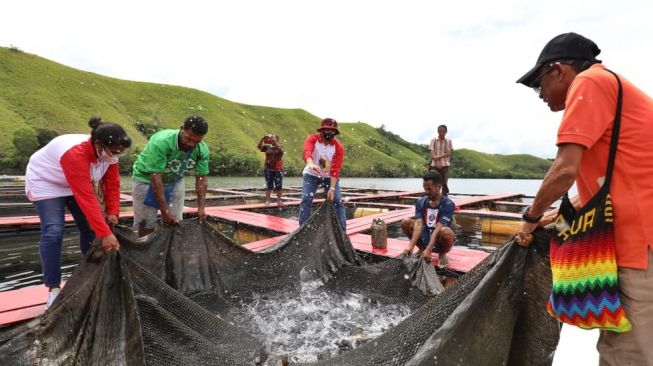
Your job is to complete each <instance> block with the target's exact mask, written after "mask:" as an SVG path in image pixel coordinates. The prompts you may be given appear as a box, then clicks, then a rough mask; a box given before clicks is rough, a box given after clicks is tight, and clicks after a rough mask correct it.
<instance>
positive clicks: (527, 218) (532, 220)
mask: <svg viewBox="0 0 653 366" xmlns="http://www.w3.org/2000/svg"><path fill="white" fill-rule="evenodd" d="M530 212H531V206H528V207H526V210H524V214H523V215H522V216H521V218H522V220H524V221H526V222H528V223H529V224H537V223H538V222H540V220H541V219H542V217H543V216H544V215H543V214H542V215H540V216H537V217H530V216H529V215H528V214H530Z"/></svg>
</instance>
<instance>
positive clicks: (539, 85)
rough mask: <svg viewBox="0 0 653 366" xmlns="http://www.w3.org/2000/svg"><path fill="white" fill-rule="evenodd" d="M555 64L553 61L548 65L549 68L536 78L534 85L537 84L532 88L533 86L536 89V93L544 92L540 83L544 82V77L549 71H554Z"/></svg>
mask: <svg viewBox="0 0 653 366" xmlns="http://www.w3.org/2000/svg"><path fill="white" fill-rule="evenodd" d="M553 65H554V64H552V63H551V64H549V66H548V67H549V68H548V70H546V71H545V72H543V73H541V74H540V75H539V76H538V77H537V78H536V79H535V80H533V85H535V86H533V87H532V88H533V90H534V91H535V93H537V95H540V93H541V92H542V85H541V84H540V83H541V82H542V79H543V78H544V76H545V75H546V74H548V73H550V72H551V71H553Z"/></svg>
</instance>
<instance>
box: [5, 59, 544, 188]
mask: <svg viewBox="0 0 653 366" xmlns="http://www.w3.org/2000/svg"><path fill="white" fill-rule="evenodd" d="M0 85H2V87H1V88H0V129H2V130H3V131H4V133H2V134H0V173H21V172H23V171H24V166H25V164H26V162H27V159H28V158H29V156H30V155H31V153H32V152H34V151H35V150H36V149H38V148H39V146H43V145H44V144H45V143H47V141H49V140H50V139H51V138H52V137H53V136H56V135H58V134H63V133H88V132H89V128H88V126H87V121H88V119H89V117H90V116H94V115H98V116H102V118H103V119H104V120H107V121H114V122H117V123H119V124H121V125H122V126H123V127H124V128H125V129H126V130H127V132H128V133H129V135H130V136H131V137H132V138H133V139H134V142H135V144H134V148H133V149H132V150H133V152H132V154H131V155H130V156H128V157H127V158H125V159H124V160H123V161H121V170H123V171H124V172H127V171H128V170H129V168H130V163H131V160H133V158H134V157H135V155H136V154H137V153H138V151H139V149H142V147H143V146H144V145H145V143H146V141H147V137H148V136H150V135H151V134H152V133H153V132H154V131H156V130H158V129H162V128H178V127H179V125H180V124H181V123H182V121H183V120H184V119H185V117H187V116H189V115H192V114H198V115H201V116H202V117H204V118H206V119H207V121H209V134H208V135H207V137H206V142H207V143H208V144H209V147H210V148H211V152H212V159H211V174H216V175H254V174H258V173H260V170H261V166H262V162H263V158H264V154H262V153H260V152H258V151H257V149H256V144H257V143H258V141H259V139H260V137H261V136H263V135H264V134H267V133H276V134H277V135H279V136H280V139H281V141H282V144H283V145H284V147H285V149H286V155H285V163H286V169H287V174H288V175H298V174H299V173H300V172H301V169H302V168H303V166H304V163H303V161H302V160H301V150H302V144H303V141H304V138H305V137H306V135H307V134H309V133H312V132H314V131H315V128H316V126H318V124H319V118H318V117H317V116H314V115H312V114H310V113H308V112H306V111H304V110H301V109H281V108H271V107H261V106H253V105H247V104H241V103H235V102H231V101H229V100H226V99H223V98H220V97H217V96H215V95H212V94H209V93H206V92H203V91H199V90H195V89H190V88H185V87H179V86H172V85H163V84H153V83H143V82H133V81H126V80H119V79H114V78H109V77H105V76H102V75H98V74H94V73H91V72H85V71H80V70H76V69H73V68H70V67H67V66H64V65H61V64H58V63H55V62H52V61H49V60H46V59H44V58H41V57H38V56H36V55H32V54H28V53H25V52H22V51H20V50H18V49H16V48H11V49H9V48H2V47H0ZM340 132H341V134H340V136H339V138H340V140H341V141H342V142H343V144H344V146H345V150H346V155H345V165H344V167H343V172H342V174H343V176H383V177H409V176H419V175H421V174H422V173H423V172H424V169H425V166H426V157H427V156H428V152H427V149H426V146H424V145H418V144H414V143H410V142H407V141H405V140H403V139H402V138H401V137H399V136H397V135H395V134H393V133H391V132H388V131H386V130H385V129H384V128H383V126H382V127H380V128H374V127H372V126H370V125H368V124H365V123H360V122H358V123H341V125H340ZM547 164H548V165H550V162H548V161H546V160H543V159H539V158H536V157H532V156H529V155H513V156H495V155H488V154H482V153H478V152H474V151H472V150H460V151H456V152H455V153H454V171H453V173H454V176H460V177H486V176H491V177H497V178H498V177H502V176H501V175H502V174H504V173H505V174H506V175H505V177H508V176H510V177H515V178H518V177H519V178H527V177H535V178H540V177H541V176H542V175H543V171H546V169H544V170H542V169H541V167H543V166H545V165H546V166H547V167H548V165H547ZM475 174H476V175H475Z"/></svg>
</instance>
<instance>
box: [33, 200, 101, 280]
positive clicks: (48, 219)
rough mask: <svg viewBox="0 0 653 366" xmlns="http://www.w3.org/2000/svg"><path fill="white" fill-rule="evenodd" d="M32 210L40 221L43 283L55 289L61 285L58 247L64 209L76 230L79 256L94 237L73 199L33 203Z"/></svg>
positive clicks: (88, 246)
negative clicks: (77, 232)
mask: <svg viewBox="0 0 653 366" xmlns="http://www.w3.org/2000/svg"><path fill="white" fill-rule="evenodd" d="M34 206H35V207H36V211H37V212H38V213H39V219H40V220H41V240H40V242H39V253H40V255H41V269H42V270H43V280H44V283H45V286H46V287H58V286H59V285H60V284H61V244H62V242H63V234H64V230H65V222H64V214H65V211H64V209H65V208H66V207H68V210H69V211H70V213H71V214H72V215H73V218H74V219H75V224H76V225H77V228H78V229H79V249H80V250H81V251H82V255H85V254H86V252H87V251H88V249H89V248H90V247H91V243H92V242H93V240H94V239H95V233H94V232H93V230H91V227H90V226H89V225H88V221H86V217H85V216H84V213H83V212H82V210H81V209H80V208H79V206H78V205H77V201H75V198H74V197H73V196H66V197H57V198H50V199H47V200H41V201H34Z"/></svg>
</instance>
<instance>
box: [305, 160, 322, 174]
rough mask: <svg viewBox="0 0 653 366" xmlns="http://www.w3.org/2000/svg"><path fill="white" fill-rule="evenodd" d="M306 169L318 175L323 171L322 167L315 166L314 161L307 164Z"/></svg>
mask: <svg viewBox="0 0 653 366" xmlns="http://www.w3.org/2000/svg"><path fill="white" fill-rule="evenodd" d="M306 167H307V168H308V170H312V171H314V172H316V173H319V172H320V171H321V170H320V167H319V166H317V165H315V163H313V162H312V161H309V162H307V163H306Z"/></svg>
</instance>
